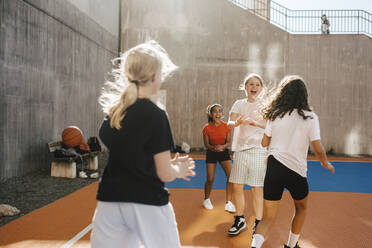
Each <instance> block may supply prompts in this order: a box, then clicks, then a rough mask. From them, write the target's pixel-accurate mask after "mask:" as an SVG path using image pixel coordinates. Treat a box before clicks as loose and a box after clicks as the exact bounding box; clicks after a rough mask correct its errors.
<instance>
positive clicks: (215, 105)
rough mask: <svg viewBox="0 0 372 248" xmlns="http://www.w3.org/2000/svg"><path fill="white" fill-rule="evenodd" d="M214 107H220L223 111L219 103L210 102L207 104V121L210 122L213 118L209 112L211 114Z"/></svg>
mask: <svg viewBox="0 0 372 248" xmlns="http://www.w3.org/2000/svg"><path fill="white" fill-rule="evenodd" d="M215 107H220V108H221V110H222V111H223V108H222V105H221V104H219V103H213V104H211V105H208V107H207V116H208V122H210V123H212V122H213V118H212V116H211V114H212V112H213V109H214V108H215Z"/></svg>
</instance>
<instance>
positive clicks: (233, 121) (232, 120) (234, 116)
mask: <svg viewBox="0 0 372 248" xmlns="http://www.w3.org/2000/svg"><path fill="white" fill-rule="evenodd" d="M243 120H244V118H243V117H242V116H240V114H238V113H234V112H230V116H229V121H228V122H227V126H228V127H229V128H230V129H233V128H234V127H237V126H239V125H240V124H242V123H243Z"/></svg>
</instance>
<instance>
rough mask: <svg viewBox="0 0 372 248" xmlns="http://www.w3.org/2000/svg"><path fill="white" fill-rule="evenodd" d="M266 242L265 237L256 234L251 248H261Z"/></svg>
mask: <svg viewBox="0 0 372 248" xmlns="http://www.w3.org/2000/svg"><path fill="white" fill-rule="evenodd" d="M264 241H265V238H264V236H262V235H261V234H254V235H253V240H252V244H251V247H255V248H261V246H262V244H263V242H264Z"/></svg>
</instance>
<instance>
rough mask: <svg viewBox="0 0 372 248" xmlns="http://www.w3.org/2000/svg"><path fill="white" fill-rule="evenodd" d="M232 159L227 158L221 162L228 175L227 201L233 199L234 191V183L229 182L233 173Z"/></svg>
mask: <svg viewBox="0 0 372 248" xmlns="http://www.w3.org/2000/svg"><path fill="white" fill-rule="evenodd" d="M231 166H232V165H231V161H230V160H226V161H222V162H221V167H222V169H223V170H224V172H225V175H226V179H227V180H226V202H227V201H232V194H233V193H232V192H233V186H232V185H233V184H232V183H230V182H229V178H230V173H231Z"/></svg>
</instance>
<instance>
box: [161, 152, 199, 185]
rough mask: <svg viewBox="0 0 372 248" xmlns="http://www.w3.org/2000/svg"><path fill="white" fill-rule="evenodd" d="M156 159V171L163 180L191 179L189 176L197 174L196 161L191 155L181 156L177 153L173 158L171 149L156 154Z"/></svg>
mask: <svg viewBox="0 0 372 248" xmlns="http://www.w3.org/2000/svg"><path fill="white" fill-rule="evenodd" d="M154 161H155V168H156V173H157V174H158V177H159V178H160V180H161V181H163V182H171V181H173V180H174V179H176V178H183V179H185V180H186V181H190V178H189V177H193V176H195V172H194V168H195V162H194V160H193V159H192V158H189V156H183V157H180V156H179V154H178V153H177V154H176V156H175V157H174V159H171V157H170V151H169V150H167V151H164V152H160V153H157V154H155V155H154Z"/></svg>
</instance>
